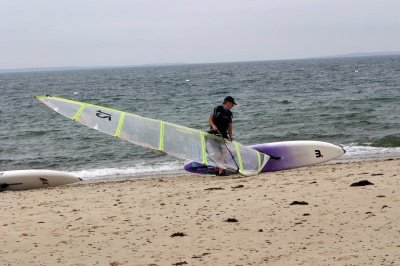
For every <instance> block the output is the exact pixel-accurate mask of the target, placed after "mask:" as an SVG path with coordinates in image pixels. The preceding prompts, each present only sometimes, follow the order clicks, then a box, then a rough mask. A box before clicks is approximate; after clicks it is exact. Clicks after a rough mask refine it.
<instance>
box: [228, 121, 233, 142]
mask: <svg viewBox="0 0 400 266" xmlns="http://www.w3.org/2000/svg"><path fill="white" fill-rule="evenodd" d="M228 134H229V139H230V140H231V141H233V128H232V123H229V124H228Z"/></svg>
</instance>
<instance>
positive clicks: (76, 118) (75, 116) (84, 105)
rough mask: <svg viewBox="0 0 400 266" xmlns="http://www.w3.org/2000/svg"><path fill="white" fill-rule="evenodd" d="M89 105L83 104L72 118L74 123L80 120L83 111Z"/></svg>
mask: <svg viewBox="0 0 400 266" xmlns="http://www.w3.org/2000/svg"><path fill="white" fill-rule="evenodd" d="M87 105H88V104H87V103H84V104H82V105H81V107H80V108H79V110H78V111H77V112H76V114H75V115H74V117H72V120H74V121H76V120H78V118H79V117H80V116H81V114H82V112H83V110H84V109H85V108H86V106H87Z"/></svg>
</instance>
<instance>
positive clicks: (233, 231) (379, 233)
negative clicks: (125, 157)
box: [0, 158, 400, 265]
mask: <svg viewBox="0 0 400 266" xmlns="http://www.w3.org/2000/svg"><path fill="white" fill-rule="evenodd" d="M399 172H400V158H392V159H388V158H384V159H382V160H372V161H361V162H339V163H336V164H322V165H315V166H310V167H303V168H297V169H292V170H286V171H279V172H269V173H263V174H260V175H258V176H251V177H240V176H228V177H216V176H206V175H194V174H188V175H182V176H172V177H163V176H160V177H155V178H148V177H144V178H137V177H133V178H126V177H125V178H123V180H121V179H113V180H109V181H105V180H101V179H100V180H90V181H84V182H82V183H77V184H73V185H67V186H61V187H54V188H47V189H39V190H27V191H5V192H2V193H0V200H1V202H2V204H1V205H0V206H1V207H0V210H1V212H2V215H1V218H0V228H1V233H2V239H1V240H0V241H1V243H0V244H1V245H0V256H1V257H2V262H3V263H4V265H55V264H62V265H174V264H175V265H185V263H186V264H187V265H332V264H334V265H349V264H355V265H393V264H395V263H396V261H400V255H399V252H398V250H399V248H400V245H399V244H398V243H400V241H399V240H400V235H399V234H398V232H399V231H400V219H399V218H400V216H399V214H398V210H399V208H400V196H399V195H400V194H399V192H400V175H399ZM361 180H368V181H369V182H371V183H373V185H367V186H362V187H351V186H350V185H351V184H352V183H354V182H357V181H361ZM93 181H95V182H93ZM293 203H294V204H293Z"/></svg>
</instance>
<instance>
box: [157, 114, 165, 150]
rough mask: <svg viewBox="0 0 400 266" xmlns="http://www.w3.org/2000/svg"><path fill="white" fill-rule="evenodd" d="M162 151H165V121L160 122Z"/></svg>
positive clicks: (160, 148)
mask: <svg viewBox="0 0 400 266" xmlns="http://www.w3.org/2000/svg"><path fill="white" fill-rule="evenodd" d="M158 149H159V150H160V151H164V121H160V146H159V147H158Z"/></svg>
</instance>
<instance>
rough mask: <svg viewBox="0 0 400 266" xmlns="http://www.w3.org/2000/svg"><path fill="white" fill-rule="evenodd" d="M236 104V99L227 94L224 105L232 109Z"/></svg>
mask: <svg viewBox="0 0 400 266" xmlns="http://www.w3.org/2000/svg"><path fill="white" fill-rule="evenodd" d="M234 105H236V103H235V99H233V97H232V96H226V97H225V99H224V107H225V108H227V109H229V110H230V109H232V108H233V106H234Z"/></svg>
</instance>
